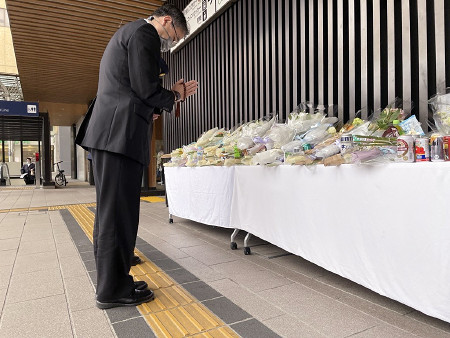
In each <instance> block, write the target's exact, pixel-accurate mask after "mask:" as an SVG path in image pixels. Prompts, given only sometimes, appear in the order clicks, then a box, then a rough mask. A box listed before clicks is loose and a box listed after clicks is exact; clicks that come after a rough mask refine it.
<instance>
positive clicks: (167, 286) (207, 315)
mask: <svg viewBox="0 0 450 338" xmlns="http://www.w3.org/2000/svg"><path fill="white" fill-rule="evenodd" d="M89 206H91V205H87V204H81V205H69V206H63V207H55V208H61V209H62V208H67V209H68V210H69V211H70V213H71V214H72V216H73V217H74V218H75V219H76V221H77V222H78V224H79V225H80V226H81V228H82V229H83V230H84V232H85V233H86V235H87V236H88V238H89V239H90V240H91V241H92V232H93V226H94V213H93V212H92V211H90V210H89V209H88V207H89ZM54 210H57V209H54ZM136 254H137V255H138V256H140V257H141V258H142V259H143V260H144V263H143V264H139V265H138V266H134V267H132V268H131V274H132V275H133V277H134V278H135V280H145V281H146V282H147V283H148V285H149V287H150V288H151V289H152V290H153V291H154V293H155V299H154V300H153V301H152V302H149V303H145V304H142V305H140V306H138V309H139V311H140V312H141V314H142V315H143V316H144V318H145V320H146V321H147V323H148V325H149V326H150V327H151V328H152V330H153V332H155V334H156V335H157V336H158V337H189V336H195V337H239V336H238V335H237V334H236V333H235V332H234V331H233V330H232V329H230V328H229V327H228V326H226V324H225V323H224V322H223V321H222V320H221V319H220V318H218V317H217V316H216V315H215V314H214V313H212V312H211V311H210V310H209V309H207V308H206V307H205V306H204V305H203V304H201V303H200V302H199V301H198V300H197V299H196V298H195V297H193V296H192V295H191V294H190V293H189V292H187V291H186V290H184V288H183V287H182V286H180V285H177V283H176V282H175V281H174V280H173V279H172V278H171V277H169V276H168V275H167V274H166V273H165V272H164V271H162V270H161V269H160V268H159V267H158V266H157V265H155V264H154V263H152V262H151V261H149V260H148V259H147V258H145V256H144V255H143V254H142V253H141V252H139V251H138V250H136Z"/></svg>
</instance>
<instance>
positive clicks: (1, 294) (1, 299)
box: [0, 289, 6, 317]
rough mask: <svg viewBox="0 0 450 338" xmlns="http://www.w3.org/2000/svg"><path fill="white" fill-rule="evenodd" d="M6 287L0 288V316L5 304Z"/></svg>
mask: <svg viewBox="0 0 450 338" xmlns="http://www.w3.org/2000/svg"><path fill="white" fill-rule="evenodd" d="M5 299H6V289H0V317H1V316H2V313H3V304H5Z"/></svg>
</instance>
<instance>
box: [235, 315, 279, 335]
mask: <svg viewBox="0 0 450 338" xmlns="http://www.w3.org/2000/svg"><path fill="white" fill-rule="evenodd" d="M231 328H232V329H233V330H234V331H236V332H237V333H238V334H239V335H241V336H242V337H245V338H275V337H280V336H279V335H277V334H276V333H275V332H273V331H272V330H270V329H269V328H268V327H267V326H265V325H264V324H262V323H261V322H259V321H257V320H256V319H250V320H247V321H245V322H241V323H237V324H233V325H231Z"/></svg>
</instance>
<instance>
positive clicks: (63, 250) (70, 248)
mask: <svg viewBox="0 0 450 338" xmlns="http://www.w3.org/2000/svg"><path fill="white" fill-rule="evenodd" d="M56 249H57V251H58V256H59V257H60V258H64V257H78V255H79V253H78V250H77V248H76V247H75V245H74V244H73V243H71V242H65V243H58V244H57V245H56Z"/></svg>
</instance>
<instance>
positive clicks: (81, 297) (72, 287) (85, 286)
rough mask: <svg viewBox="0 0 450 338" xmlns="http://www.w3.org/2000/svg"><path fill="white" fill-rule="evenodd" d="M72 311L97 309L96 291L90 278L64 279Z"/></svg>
mask: <svg viewBox="0 0 450 338" xmlns="http://www.w3.org/2000/svg"><path fill="white" fill-rule="evenodd" d="M64 284H65V286H66V292H67V298H68V301H69V308H70V310H71V311H79V310H85V309H90V308H93V307H95V306H96V305H95V291H94V288H93V286H92V284H91V282H90V280H89V277H88V276H80V277H72V278H67V279H64Z"/></svg>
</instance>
